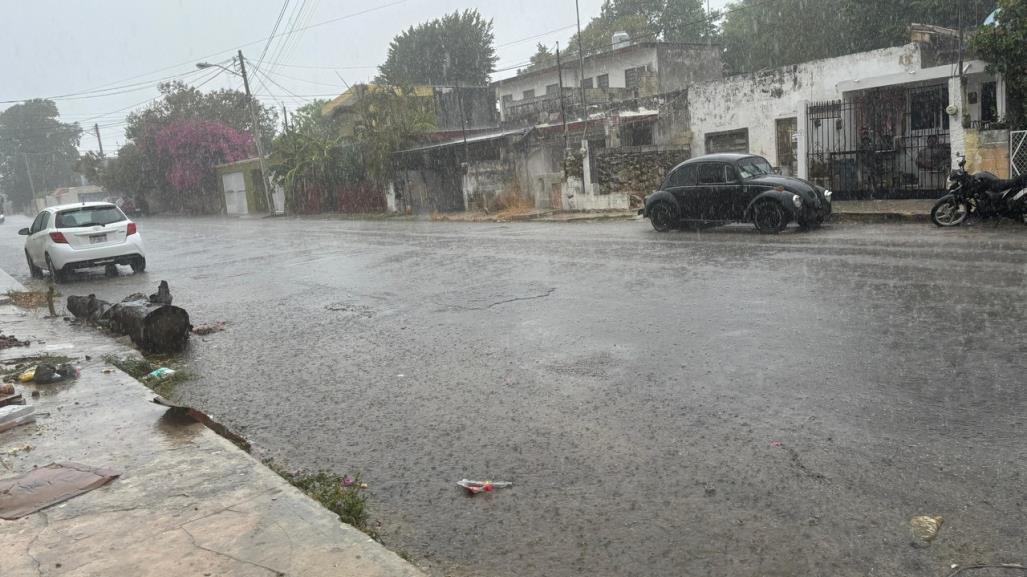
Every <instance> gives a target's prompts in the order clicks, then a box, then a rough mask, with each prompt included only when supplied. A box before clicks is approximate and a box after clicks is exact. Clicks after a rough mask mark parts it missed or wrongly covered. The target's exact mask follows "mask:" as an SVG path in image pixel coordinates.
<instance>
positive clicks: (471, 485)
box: [456, 479, 513, 495]
mask: <svg viewBox="0 0 1027 577" xmlns="http://www.w3.org/2000/svg"><path fill="white" fill-rule="evenodd" d="M456 484H457V485H460V486H461V487H463V488H464V489H465V490H467V492H468V493H470V494H471V495H477V494H478V493H491V492H492V491H493V490H494V489H504V488H506V487H512V486H513V483H510V482H508V481H472V480H470V479H460V480H459V481H457V482H456Z"/></svg>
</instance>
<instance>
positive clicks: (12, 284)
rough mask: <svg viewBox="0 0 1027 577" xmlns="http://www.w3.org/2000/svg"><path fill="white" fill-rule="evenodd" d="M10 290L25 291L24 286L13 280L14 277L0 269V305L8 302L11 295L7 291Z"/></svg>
mask: <svg viewBox="0 0 1027 577" xmlns="http://www.w3.org/2000/svg"><path fill="white" fill-rule="evenodd" d="M11 291H20V292H24V291H25V286H24V285H22V284H21V283H20V282H18V281H16V280H14V277H12V276H11V275H9V274H7V271H5V270H3V269H0V305H6V304H10V302H11V297H9V296H7V293H9V292H11Z"/></svg>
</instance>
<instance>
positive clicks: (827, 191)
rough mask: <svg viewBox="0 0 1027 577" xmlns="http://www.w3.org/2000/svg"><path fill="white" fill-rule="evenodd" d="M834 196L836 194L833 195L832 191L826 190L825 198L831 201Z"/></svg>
mask: <svg viewBox="0 0 1027 577" xmlns="http://www.w3.org/2000/svg"><path fill="white" fill-rule="evenodd" d="M832 194H834V193H832V192H831V191H830V190H825V191H824V198H826V199H827V200H828V201H830V200H831V195H832Z"/></svg>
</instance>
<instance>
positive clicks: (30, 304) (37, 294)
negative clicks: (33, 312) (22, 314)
mask: <svg viewBox="0 0 1027 577" xmlns="http://www.w3.org/2000/svg"><path fill="white" fill-rule="evenodd" d="M7 296H8V298H10V299H11V303H13V304H14V305H15V306H19V307H21V308H23V309H40V308H43V307H45V306H46V302H47V300H46V292H45V291H7ZM58 296H60V295H59V294H54V297H55V299H56V297H58Z"/></svg>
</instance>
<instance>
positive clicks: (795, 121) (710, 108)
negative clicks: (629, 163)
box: [688, 42, 1005, 198]
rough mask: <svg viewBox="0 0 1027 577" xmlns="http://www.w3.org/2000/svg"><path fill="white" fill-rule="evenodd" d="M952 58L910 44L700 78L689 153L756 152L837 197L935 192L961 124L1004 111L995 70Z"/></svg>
mask: <svg viewBox="0 0 1027 577" xmlns="http://www.w3.org/2000/svg"><path fill="white" fill-rule="evenodd" d="M946 60H949V61H946ZM953 60H954V58H953V57H952V55H951V54H948V55H944V54H943V55H942V56H941V57H939V54H938V52H937V51H936V50H934V49H933V48H932V46H931V44H930V43H927V42H915V43H911V44H907V45H905V46H899V47H893V48H885V49H881V50H874V51H870V52H861V53H857V54H850V55H846V56H841V57H838V58H831V59H824V60H815V61H811V62H804V63H801V64H796V65H793V66H786V67H782V68H777V69H774V70H769V71H762V72H758V73H754V74H743V75H737V76H731V77H727V78H724V79H721V80H715V81H710V82H703V83H699V84H696V85H694V86H692V87H691V88H689V94H688V109H689V115H690V128H691V149H692V154H693V155H694V156H698V155H702V154H707V153H712V152H747V153H751V154H758V155H760V156H764V157H766V158H767V159H768V160H770V162H771V164H774V165H775V166H777V167H780V169H781V171H782V172H783V173H785V174H794V175H797V176H800V177H803V178H808V179H811V180H815V181H817V182H818V183H821V184H823V185H825V186H828V187H831V188H833V189H835V190H839V189H840V190H843V191H844V192H845V193H846V195H843V198H844V197H845V196H848V197H850V198H871V197H883V196H892V197H933V196H936V195H937V193H938V191H939V190H940V189H941V188H944V186H945V178H946V175H947V173H948V170H949V169H950V167H951V166H954V165H955V163H956V162H957V161H958V159H957V155H958V154H962V153H964V152H971V151H968V150H967V143H966V140H967V133H968V132H972V131H977V130H978V129H982V128H983V129H987V128H988V127H989V125H990V124H992V123H995V122H996V121H998V120H1000V119H1001V118H1003V117H1004V115H1005V98H1004V94H1005V88H1004V85H1003V82H1002V79H1001V77H998V76H993V75H991V74H989V73H988V72H987V71H986V66H987V65H986V63H984V62H981V61H977V60H970V61H966V62H964V64H963V74H962V78H961V77H960V75H959V71H958V70H957V69H958V65H957V64H955V62H953Z"/></svg>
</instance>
